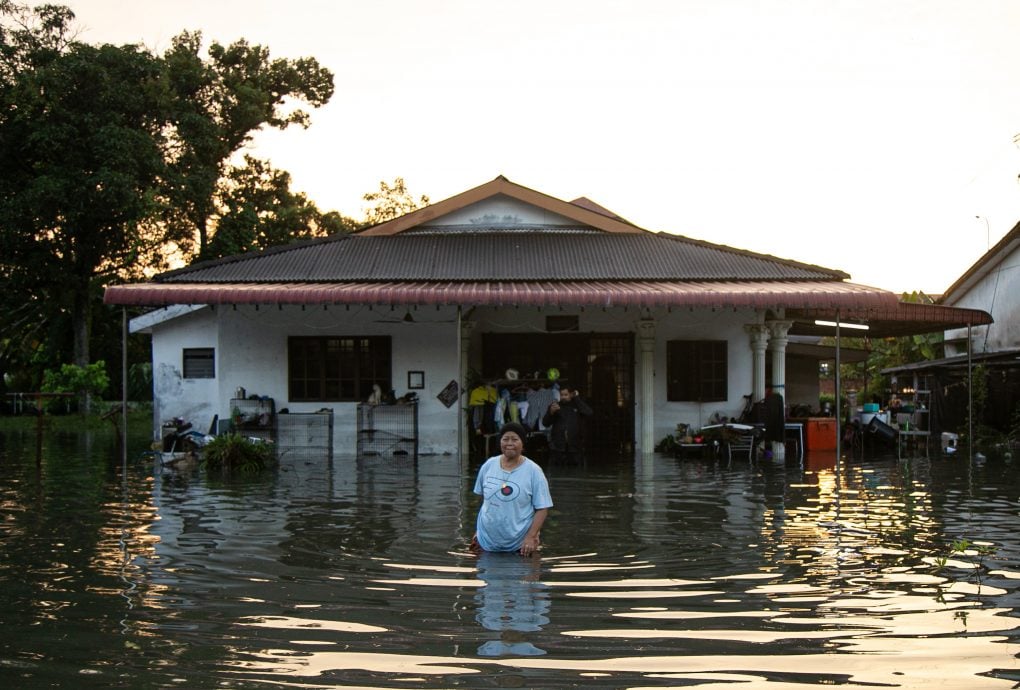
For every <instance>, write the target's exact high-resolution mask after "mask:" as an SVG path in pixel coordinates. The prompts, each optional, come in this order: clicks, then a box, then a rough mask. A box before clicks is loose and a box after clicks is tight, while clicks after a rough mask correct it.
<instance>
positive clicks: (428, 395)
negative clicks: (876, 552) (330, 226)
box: [105, 177, 991, 457]
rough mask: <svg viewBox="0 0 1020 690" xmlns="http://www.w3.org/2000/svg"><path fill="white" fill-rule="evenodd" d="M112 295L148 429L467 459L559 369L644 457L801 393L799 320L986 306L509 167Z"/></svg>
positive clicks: (887, 319)
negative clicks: (629, 215) (646, 222)
mask: <svg viewBox="0 0 1020 690" xmlns="http://www.w3.org/2000/svg"><path fill="white" fill-rule="evenodd" d="M105 302H106V303H107V304H110V305H122V306H124V307H133V308H137V307H144V308H147V309H149V311H147V312H145V313H144V314H142V315H140V316H136V317H135V318H133V319H132V320H131V322H130V329H131V331H132V332H136V333H139V332H141V333H148V334H151V337H152V360H153V361H152V363H153V379H154V400H155V404H154V419H153V431H154V434H156V435H158V434H159V433H160V429H161V426H162V425H163V424H164V423H166V421H167V420H170V419H173V418H184V419H187V420H189V421H191V422H192V423H193V424H194V426H195V427H196V428H200V429H202V428H205V427H207V426H209V427H217V426H218V427H219V428H229V425H230V424H231V423H233V422H239V423H241V425H242V426H244V425H246V428H247V429H248V430H249V431H251V432H260V433H264V434H265V435H269V436H275V437H279V438H281V440H282V437H283V435H285V434H286V433H291V432H288V431H287V429H293V428H295V427H296V428H297V429H298V431H297V432H295V433H298V434H301V433H304V431H302V430H301V429H303V427H304V426H307V425H308V424H316V423H318V422H319V420H320V419H326V418H328V419H329V420H330V423H329V435H328V441H327V443H328V444H329V445H330V446H331V447H332V448H334V449H336V450H338V451H343V452H354V450H355V449H357V450H358V451H359V452H361V451H367V452H373V453H376V452H377V453H401V454H402V453H411V452H413V453H419V452H420V453H429V454H451V455H460V456H462V457H463V456H464V455H466V454H467V453H468V452H469V449H475V450H477V449H478V447H479V444H480V443H482V444H484V440H485V439H486V437H487V436H488V435H489V434H491V433H492V429H493V426H494V423H495V420H497V419H498V415H499V414H503V415H509V414H516V415H518V416H519V418H520V419H521V420H523V421H527V422H528V423H529V424H531V425H532V426H531V428H534V429H535V431H536V432H539V431H540V428H539V427H540V422H536V420H535V415H536V412H540V411H541V410H542V409H543V407H544V405H545V404H547V400H548V396H549V395H550V391H551V390H553V389H555V388H556V387H557V386H562V385H569V386H570V387H571V388H575V389H577V390H579V391H580V393H581V395H582V397H583V398H584V399H586V400H587V401H588V402H589V404H590V405H591V406H592V408H593V410H594V412H595V419H594V421H593V423H592V424H590V435H589V439H588V443H589V447H591V448H593V449H598V450H599V451H601V452H607V453H623V454H627V455H630V454H633V453H639V454H645V455H647V454H650V453H651V452H652V450H653V448H654V445H655V443H656V441H657V440H658V439H660V438H662V437H663V436H666V435H668V434H671V433H673V432H674V431H675V429H676V427H677V425H678V424H681V423H682V424H687V425H690V426H692V427H693V428H698V427H700V426H703V425H705V424H708V423H710V421H712V420H717V419H720V418H732V417H737V416H739V415H740V414H741V413H742V411H743V410H745V408H746V407H747V405H748V404H749V403H750V402H754V401H759V400H761V399H762V398H763V396H764V394H765V389H766V386H769V387H771V388H773V389H774V390H776V391H779V392H781V393H782V394H783V395H784V398H785V402H786V404H787V405H788V406H792V405H800V406H807V407H809V408H811V409H816V408H817V407H818V406H819V401H818V359H819V358H823V357H828V356H829V355H828V354H821V353H818V352H815V353H814V354H810V352H811V350H810V348H809V349H807V350H803V349H802V350H801V351H799V352H796V353H794V352H791V347H790V342H791V337H793V336H803V335H827V336H831V335H833V334H834V332H835V331H834V326H833V324H860V325H863V324H866V325H868V326H869V327H870V328H871V333H872V334H874V335H902V334H910V333H918V332H931V331H941V330H944V329H950V328H966V327H973V326H979V325H980V326H986V325H987V324H990V323H991V318H990V316H989V314H988V313H987V311H985V308H984V307H982V306H973V307H972V306H965V305H960V306H956V305H954V306H946V305H922V304H911V303H904V302H901V301H900V300H899V298H898V296H897V295H896V294H894V293H892V292H889V291H887V290H883V289H879V288H875V287H870V286H865V285H859V284H855V283H853V282H850V276H849V275H847V274H846V273H844V272H843V271H840V270H837V269H831V268H824V267H821V266H815V265H810V264H806V263H801V262H798V261H795V260H791V259H784V258H778V257H774V256H769V255H764V254H759V253H754V252H750V251H745V250H741V249H737V248H732V247H727V246H723V245H719V244H713V243H711V242H706V241H703V240H699V239H694V238H691V237H686V236H682V235H678V234H673V233H669V232H653V231H649V230H646V229H643V228H640V227H637V226H636V225H634V224H633V223H630V222H628V221H627V220H626V219H624V218H623V217H621V216H619V215H617V214H615V213H613V212H611V211H609V210H607V209H606V208H603V207H602V206H600V205H598V204H596V203H594V202H592V201H590V200H588V199H584V198H581V199H576V200H574V201H563V200H560V199H557V198H554V197H552V196H549V195H546V194H543V193H541V192H539V191H536V190H533V189H530V188H527V187H524V186H522V185H519V184H516V183H514V182H511V181H510V180H507V179H506V178H504V177H497V178H496V179H494V180H492V181H490V182H487V183H485V184H482V185H481V186H478V187H475V188H473V189H470V190H468V191H465V192H463V193H461V194H458V195H456V196H453V197H450V198H448V199H446V200H444V201H440V202H437V203H434V204H432V205H430V206H427V207H424V208H421V209H418V210H416V211H414V212H412V213H409V214H407V215H404V216H401V217H399V218H396V219H394V220H391V221H388V222H384V223H381V224H379V225H375V226H373V227H369V228H367V229H365V230H362V231H360V232H357V233H354V234H341V235H335V236H331V237H327V238H322V239H315V240H308V241H299V242H295V243H293V244H290V245H287V246H281V247H275V248H272V249H269V250H266V251H262V252H257V253H250V254H244V255H238V256H231V257H227V258H224V259H220V260H215V261H209V262H202V263H196V264H193V265H191V266H188V267H186V268H182V269H180V270H176V271H171V272H168V273H165V274H161V275H159V276H157V277H155V278H154V279H153V280H151V281H150V282H146V283H139V284H125V285H115V286H111V287H109V288H107V290H106V294H105ZM793 349H795V348H793ZM805 353H809V354H805ZM494 410H495V411H494ZM500 410H501V411H500ZM288 415H290V416H288ZM314 415H320V416H319V417H316V416H314ZM504 418H505V417H504ZM214 419H216V420H218V422H217V424H216V425H214V424H213V420H214ZM295 420H297V423H295ZM224 425H226V426H224Z"/></svg>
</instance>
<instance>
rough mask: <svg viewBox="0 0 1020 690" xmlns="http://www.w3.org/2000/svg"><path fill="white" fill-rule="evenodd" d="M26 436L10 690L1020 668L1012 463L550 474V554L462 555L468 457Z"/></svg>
mask: <svg viewBox="0 0 1020 690" xmlns="http://www.w3.org/2000/svg"><path fill="white" fill-rule="evenodd" d="M34 444H35V442H34V438H28V439H19V438H17V437H15V436H11V435H7V436H2V435H0V449H2V452H3V455H2V456H0V457H2V462H3V469H4V472H2V473H0V616H2V620H3V625H0V680H2V681H3V682H4V685H5V687H19V688H20V687H26V688H31V687H44V686H45V687H51V686H77V685H81V684H83V683H84V684H89V683H92V684H96V685H104V686H114V687H169V686H174V685H177V686H183V687H212V686H231V687H246V688H255V687H266V688H278V687H281V686H282V687H423V688H428V687H435V688H448V687H454V686H456V687H478V688H481V687H505V686H518V687H535V688H545V687H586V688H587V687H611V688H621V687H627V688H646V687H647V688H651V687H679V686H684V687H691V686H694V687H699V688H712V687H733V684H734V683H742V684H743V686H744V687H746V686H752V687H768V688H784V687H786V688H793V687H798V688H803V687H810V686H814V685H819V684H830V685H840V686H842V687H846V688H853V687H862V688H863V687H874V686H880V687H902V688H915V687H920V686H923V685H928V684H932V685H937V686H939V687H950V688H967V689H968V690H969V689H970V688H978V687H989V688H1007V687H1013V686H1014V685H1015V684H1016V683H1017V682H1018V680H1020V668H1018V661H1017V654H1018V652H1020V648H1018V645H1017V640H1018V638H1020V634H1018V631H1020V621H1018V617H1017V613H1018V611H1020V599H1018V595H1020V529H1017V528H1018V513H1020V505H1018V500H1017V499H1018V496H1020V479H1018V474H1020V473H1017V472H1016V471H1015V468H1013V467H1012V466H1010V465H1008V464H1004V463H1000V464H995V463H993V462H987V463H985V464H983V465H980V466H978V465H975V466H970V465H967V464H961V462H960V460H961V459H959V458H954V459H951V460H945V459H938V458H937V459H932V460H927V459H919V458H917V459H910V460H906V461H902V462H900V461H897V460H896V459H893V458H886V459H879V460H876V461H871V462H866V463H862V462H854V463H844V464H843V466H842V467H841V468H840V474H839V475H838V476H837V475H836V468H835V466H833V465H829V464H827V463H826V461H825V459H822V460H821V461H819V462H817V463H816V462H813V461H812V458H811V456H810V455H809V456H808V457H807V458H805V462H804V464H803V466H801V465H800V464H799V463H795V462H794V463H790V464H789V465H784V464H782V463H769V464H761V465H749V464H747V463H736V462H735V463H733V464H732V466H730V467H725V466H721V465H719V464H716V463H713V462H700V461H699V462H690V461H685V462H676V461H675V460H673V459H671V458H664V457H658V458H655V459H654V460H653V461H651V462H650V463H644V462H642V460H641V459H637V460H636V461H635V462H633V463H628V464H623V465H598V464H595V463H593V464H590V465H589V466H588V467H584V468H582V467H566V468H564V467H553V468H549V470H548V476H549V479H550V483H551V486H552V490H553V494H554V498H555V500H556V506H557V507H556V509H554V511H553V512H552V514H551V515H550V519H549V521H548V522H547V524H546V526H545V528H544V529H543V541H544V543H545V548H544V551H543V554H542V558H541V559H535V560H531V559H522V558H520V557H519V556H516V555H513V554H483V555H482V556H481V557H479V558H476V557H474V556H473V555H471V554H470V553H469V552H468V551H467V549H466V544H467V539H468V538H469V537H470V534H471V531H472V528H473V516H474V514H475V512H476V509H477V506H476V504H475V503H474V501H475V500H476V499H475V497H474V496H473V494H472V493H471V491H470V489H471V483H472V481H473V476H474V473H473V468H470V467H461V466H460V464H459V463H458V462H456V461H455V460H453V459H452V458H449V457H424V458H421V459H420V460H419V462H418V463H417V464H415V463H413V462H411V461H409V460H406V459H396V458H382V457H380V458H375V459H366V460H356V459H354V458H343V457H337V458H335V459H334V460H333V461H332V462H329V461H328V459H326V458H318V457H315V456H307V457H300V456H290V457H289V458H287V459H285V461H284V462H281V464H280V466H279V468H278V469H277V470H276V471H274V472H272V473H269V474H266V475H263V476H260V477H254V478H242V479H237V480H217V481H211V480H209V479H208V478H206V477H204V476H203V475H201V473H199V472H198V471H187V472H161V471H159V468H157V467H154V466H153V465H152V463H151V462H147V461H145V460H143V459H141V458H140V457H135V458H132V460H131V462H130V463H129V465H128V466H127V467H122V466H121V463H120V460H119V458H118V457H117V456H116V454H115V449H114V447H113V446H112V445H110V446H109V447H106V446H104V444H103V443H101V442H97V441H95V440H93V441H90V442H88V443H86V442H84V441H83V440H81V439H77V438H74V437H73V436H72V437H54V438H48V439H47V445H46V447H45V448H44V452H43V456H42V462H41V463H40V465H39V466H38V467H37V466H36V463H35V445H34ZM138 447H142V445H141V444H139V446H138ZM104 448H106V449H105V450H104ZM964 540H965V543H964ZM954 541H959V543H960V544H963V545H962V546H961V547H960V548H957V549H956V550H950V549H949V548H948V545H949V544H951V543H952V542H954ZM986 547H987V548H986Z"/></svg>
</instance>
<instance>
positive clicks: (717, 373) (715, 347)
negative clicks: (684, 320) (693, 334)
mask: <svg viewBox="0 0 1020 690" xmlns="http://www.w3.org/2000/svg"><path fill="white" fill-rule="evenodd" d="M666 378H667V384H666V399H667V400H672V401H678V402H718V401H722V400H726V399H727V396H728V389H729V387H728V385H727V378H726V341H725V340H670V341H669V342H668V343H666Z"/></svg>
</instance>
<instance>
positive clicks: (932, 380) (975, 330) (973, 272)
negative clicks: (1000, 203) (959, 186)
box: [882, 223, 1020, 431]
mask: <svg viewBox="0 0 1020 690" xmlns="http://www.w3.org/2000/svg"><path fill="white" fill-rule="evenodd" d="M939 303H940V304H942V305H945V306H950V307H953V308H965V309H979V310H982V311H985V312H988V313H989V314H990V315H991V316H992V319H994V321H992V322H989V323H987V324H972V325H971V327H970V328H967V327H962V328H954V329H949V330H946V331H945V357H944V358H942V359H938V360H933V361H929V362H915V363H911V364H908V365H904V366H901V367H893V368H890V369H886V370H883V371H882V373H883V374H888V375H892V376H894V377H895V387H896V388H897V389H898V390H899V392H900V394H901V395H903V394H904V392H905V393H906V395H908V396H910V395H913V394H914V392H915V391H918V390H921V391H925V393H924V396H925V397H928V396H930V397H931V407H932V411H933V426H934V427H935V428H936V429H937V430H941V429H943V428H944V429H951V430H953V431H963V430H965V429H966V425H967V423H968V420H967V410H968V407H969V398H968V395H969V393H968V390H969V389H968V376H969V375H970V372H971V371H972V370H973V369H974V368H975V367H980V368H981V369H983V370H984V371H985V372H986V378H985V380H984V382H983V383H984V388H985V390H986V391H987V399H986V401H985V404H984V416H983V418H982V419H979V420H974V421H975V422H981V423H986V424H989V425H991V426H993V427H995V428H998V429H999V430H1002V431H1005V430H1006V429H1008V428H1009V427H1010V425H1011V424H1012V423H1013V417H1014V415H1015V414H1016V412H1015V411H1016V410H1017V406H1018V405H1020V223H1018V224H1017V225H1016V226H1014V227H1013V229H1012V230H1010V231H1009V232H1008V233H1006V236H1005V237H1003V238H1002V239H1001V240H1000V241H999V242H998V243H997V244H996V245H995V246H994V247H992V248H991V249H989V250H988V251H987V252H986V253H985V254H984V256H982V257H981V258H980V259H978V260H977V262H975V263H974V265H973V266H971V267H970V268H968V269H967V270H966V271H965V272H964V273H963V275H961V276H960V277H959V278H958V279H957V280H956V282H954V283H953V284H952V285H951V286H949V289H948V290H946V292H945V294H943V295H942V297H941V298H940V300H939ZM968 344H969V347H968Z"/></svg>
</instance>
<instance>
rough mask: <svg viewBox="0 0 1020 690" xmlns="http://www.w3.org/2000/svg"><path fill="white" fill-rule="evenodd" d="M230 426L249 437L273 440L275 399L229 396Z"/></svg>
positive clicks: (274, 435) (274, 432)
mask: <svg viewBox="0 0 1020 690" xmlns="http://www.w3.org/2000/svg"><path fill="white" fill-rule="evenodd" d="M230 428H231V430H232V431H233V432H234V433H237V434H241V435H242V436H247V437H249V438H261V439H264V440H267V441H273V440H275V439H276V403H275V401H274V400H273V399H272V398H231V399H230Z"/></svg>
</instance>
